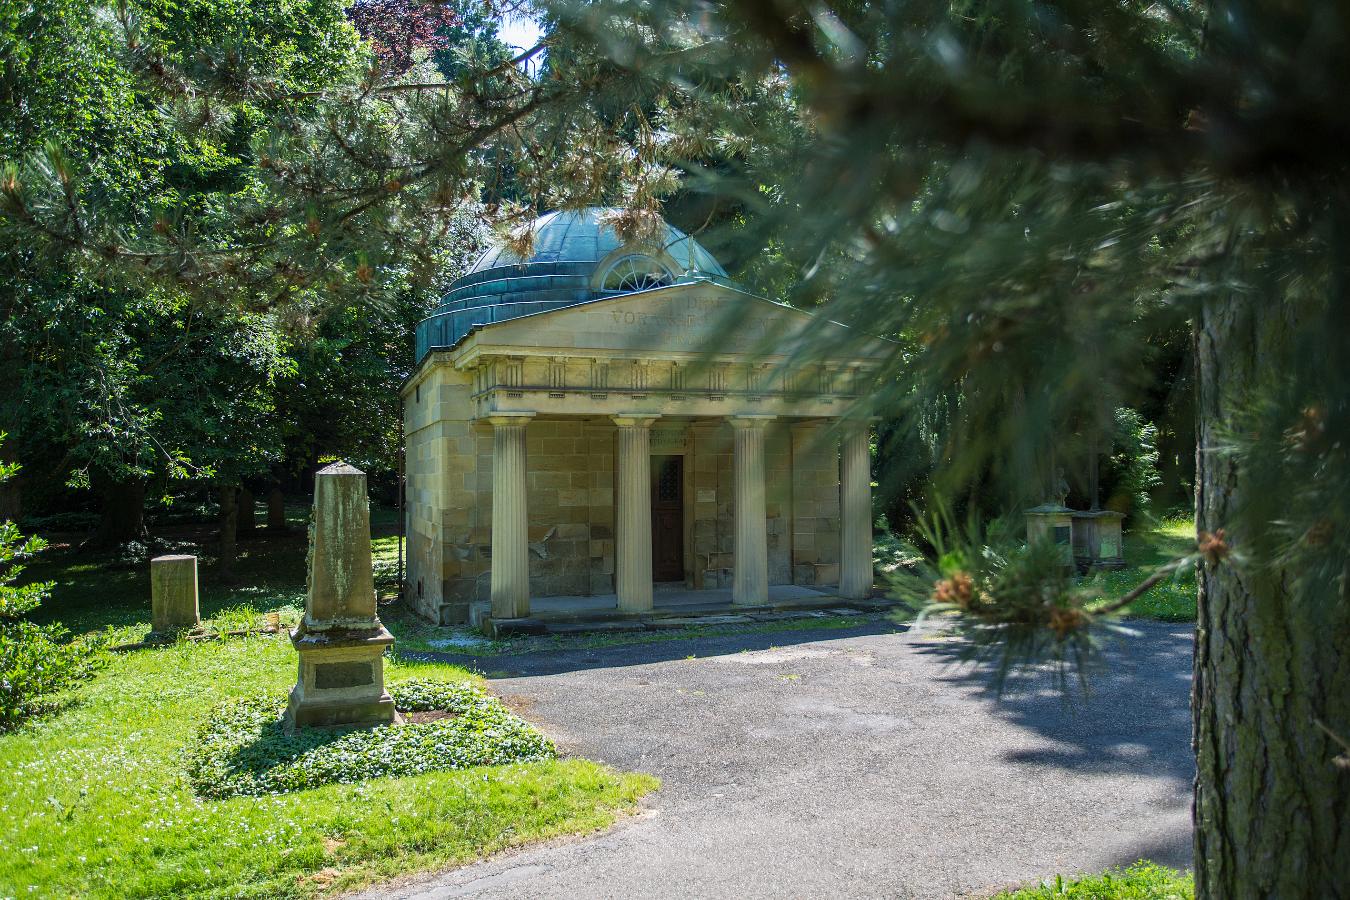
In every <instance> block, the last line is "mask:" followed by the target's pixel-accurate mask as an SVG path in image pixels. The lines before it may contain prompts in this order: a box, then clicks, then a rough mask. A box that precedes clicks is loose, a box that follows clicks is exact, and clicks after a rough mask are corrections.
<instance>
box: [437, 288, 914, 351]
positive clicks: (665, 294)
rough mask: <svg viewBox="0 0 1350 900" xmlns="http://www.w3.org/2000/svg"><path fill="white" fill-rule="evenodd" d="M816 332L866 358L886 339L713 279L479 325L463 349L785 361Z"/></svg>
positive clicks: (821, 341) (835, 347) (825, 343)
mask: <svg viewBox="0 0 1350 900" xmlns="http://www.w3.org/2000/svg"><path fill="white" fill-rule="evenodd" d="M807 335H810V336H811V338H812V339H813V342H814V345H815V347H817V348H819V347H825V348H828V349H827V352H826V354H825V355H826V356H827V357H828V358H830V359H852V360H858V361H865V360H871V359H880V358H883V357H885V356H887V355H889V353H890V349H889V348H888V342H886V341H882V340H879V339H877V338H874V337H871V336H870V335H865V334H863V333H861V332H858V331H856V330H854V329H850V328H847V327H846V326H844V325H840V324H838V323H836V322H831V321H830V320H828V319H826V318H824V317H822V316H818V315H814V314H812V313H808V312H804V311H802V310H798V309H794V308H792V307H789V306H784V305H783V304H780V303H774V302H772V301H770V300H765V299H763V298H761V297H756V296H754V295H752V294H747V293H744V292H742V291H738V290H735V289H732V288H728V287H724V286H722V285H719V284H714V283H711V282H698V283H694V284H681V285H673V286H671V287H665V288H658V289H655V290H650V291H641V292H638V293H634V294H624V295H621V296H617V297H609V298H605V299H602V300H593V301H590V302H588V303H580V304H577V305H575V306H569V307H565V308H563V309H557V310H552V311H550V312H544V313H536V314H534V315H529V316H522V317H520V318H517V319H511V320H509V321H506V322H499V323H496V324H493V325H485V326H481V327H480V328H479V329H478V330H477V331H476V332H474V333H473V334H472V335H470V337H469V338H468V340H467V341H466V342H465V344H464V346H463V351H465V352H466V353H469V354H472V353H474V351H477V352H483V353H509V352H510V351H511V348H516V349H518V350H519V351H521V352H526V353H529V352H554V351H556V352H562V353H566V352H569V351H571V352H577V351H581V352H584V351H597V352H604V353H623V354H634V355H642V354H644V353H649V354H654V355H661V354H670V353H675V354H680V355H683V354H699V355H702V354H711V355H716V356H718V357H724V358H725V357H741V356H743V357H747V358H754V359H759V360H763V359H771V358H779V359H782V358H786V357H788V356H791V355H793V354H794V353H796V352H797V351H798V350H800V349H801V347H802V345H803V343H804V340H805V338H806V337H807Z"/></svg>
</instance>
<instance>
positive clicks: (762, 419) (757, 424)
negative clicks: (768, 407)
mask: <svg viewBox="0 0 1350 900" xmlns="http://www.w3.org/2000/svg"><path fill="white" fill-rule="evenodd" d="M776 418H778V417H777V416H775V415H773V414H772V413H745V414H743V415H735V416H727V421H728V422H730V423H731V427H732V428H763V427H764V426H765V425H768V424H769V423H770V422H772V421H773V420H774V419H776Z"/></svg>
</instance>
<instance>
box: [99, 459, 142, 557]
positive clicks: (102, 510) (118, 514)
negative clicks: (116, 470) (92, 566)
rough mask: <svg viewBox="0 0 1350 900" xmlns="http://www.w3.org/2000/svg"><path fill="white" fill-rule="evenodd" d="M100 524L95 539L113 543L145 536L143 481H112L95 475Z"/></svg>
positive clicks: (106, 543)
mask: <svg viewBox="0 0 1350 900" xmlns="http://www.w3.org/2000/svg"><path fill="white" fill-rule="evenodd" d="M94 487H95V490H96V492H97V493H98V496H99V525H98V532H97V533H96V534H95V535H94V541H95V543H97V544H99V545H101V546H105V547H112V546H117V545H120V544H125V543H127V542H128V541H138V540H141V539H142V538H144V537H145V481H144V479H133V480H130V481H114V480H112V479H110V478H107V477H106V476H105V477H98V476H95V482H94Z"/></svg>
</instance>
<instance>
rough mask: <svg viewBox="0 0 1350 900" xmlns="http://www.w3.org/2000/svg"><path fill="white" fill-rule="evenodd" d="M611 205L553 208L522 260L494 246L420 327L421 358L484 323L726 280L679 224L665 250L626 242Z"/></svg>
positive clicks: (669, 229)
mask: <svg viewBox="0 0 1350 900" xmlns="http://www.w3.org/2000/svg"><path fill="white" fill-rule="evenodd" d="M606 212H607V210H605V209H603V208H598V207H593V208H591V209H585V210H581V211H579V212H552V213H548V214H546V215H544V216H541V217H540V218H538V219H536V220H535V221H534V224H533V225H531V229H532V230H533V232H534V250H533V252H532V253H531V254H530V257H529V258H528V259H521V258H520V257H518V256H516V255H515V254H513V253H512V252H511V251H510V250H509V249H507V248H506V246H505V245H503V244H495V245H493V246H492V247H489V248H488V250H487V251H486V252H485V253H483V255H482V256H480V257H479V258H478V260H477V261H476V262H475V263H474V264H473V265H472V266H471V267H470V268H469V271H468V272H467V273H465V274H464V275H463V276H462V277H460V278H458V279H456V280H455V282H454V283H453V284H451V285H450V289H449V291H447V292H446V294H445V296H444V297H442V298H441V302H440V303H439V304H437V306H436V309H435V311H434V312H432V314H431V315H430V316H428V317H427V318H425V319H423V320H422V321H421V322H419V323H418V325H417V359H418V361H419V362H420V361H421V360H422V358H423V357H425V356H426V355H427V354H428V353H429V352H431V351H432V350H434V349H436V348H438V347H451V346H453V345H454V344H455V343H457V342H458V341H459V339H460V338H462V337H464V335H466V334H468V333H469V331H470V330H472V329H473V328H474V327H475V326H477V325H488V324H491V323H493V322H504V321H506V320H507V319H516V318H519V317H520V316H526V315H530V314H531V313H537V312H545V311H547V310H551V309H560V308H562V307H564V306H573V305H575V304H577V303H585V302H586V301H588V300H598V299H600V298H601V297H612V296H617V295H619V294H625V293H631V292H633V291H640V290H650V289H652V288H656V287H662V286H664V285H668V284H675V283H677V282H679V281H683V280H687V279H689V278H698V277H712V278H715V279H718V280H723V281H725V280H726V277H727V273H726V272H725V271H724V270H723V269H722V266H721V265H720V264H719V263H718V262H717V260H716V259H714V258H713V256H712V254H711V253H709V252H708V251H707V250H705V249H703V247H702V246H701V245H700V244H699V243H698V241H696V240H694V239H693V238H691V237H690V236H689V235H687V234H685V233H684V232H683V231H680V230H679V229H678V228H675V227H674V226H672V225H669V224H667V225H666V226H665V230H666V233H665V239H664V240H663V241H662V245H661V247H659V248H637V247H625V246H624V244H623V241H621V240H620V239H619V236H618V235H617V234H616V233H615V232H614V229H613V228H611V227H610V226H608V225H606V224H604V222H602V221H601V219H602V217H603V216H604V215H605V213H606Z"/></svg>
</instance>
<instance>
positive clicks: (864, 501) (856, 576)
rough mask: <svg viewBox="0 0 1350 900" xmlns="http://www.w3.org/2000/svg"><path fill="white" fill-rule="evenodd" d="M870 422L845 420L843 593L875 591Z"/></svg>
mask: <svg viewBox="0 0 1350 900" xmlns="http://www.w3.org/2000/svg"><path fill="white" fill-rule="evenodd" d="M869 431H870V429H869V427H868V424H867V423H866V422H845V423H843V440H842V441H841V447H840V464H839V472H840V475H839V594H840V596H842V597H847V598H849V599H850V600H862V599H865V598H866V597H869V596H871V594H872V453H871V450H870V449H869V447H868V443H869V438H868V432H869Z"/></svg>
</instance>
